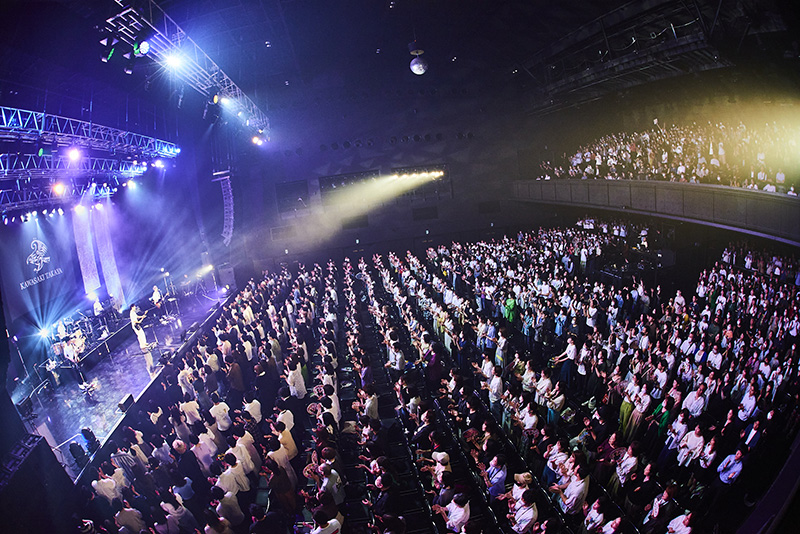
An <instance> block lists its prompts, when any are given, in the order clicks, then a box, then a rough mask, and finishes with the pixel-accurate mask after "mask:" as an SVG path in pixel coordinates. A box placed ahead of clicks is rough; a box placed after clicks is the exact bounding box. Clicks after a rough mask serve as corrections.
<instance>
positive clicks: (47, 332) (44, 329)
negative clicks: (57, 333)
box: [39, 328, 50, 337]
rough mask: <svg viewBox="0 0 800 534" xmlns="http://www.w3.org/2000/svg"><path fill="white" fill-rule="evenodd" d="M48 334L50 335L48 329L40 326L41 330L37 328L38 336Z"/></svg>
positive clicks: (46, 335)
mask: <svg viewBox="0 0 800 534" xmlns="http://www.w3.org/2000/svg"><path fill="white" fill-rule="evenodd" d="M49 335H50V330H48V329H47V328H42V329H41V330H39V336H40V337H48V336H49Z"/></svg>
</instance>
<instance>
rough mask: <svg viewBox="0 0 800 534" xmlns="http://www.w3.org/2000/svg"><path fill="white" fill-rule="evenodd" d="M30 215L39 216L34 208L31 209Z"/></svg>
mask: <svg viewBox="0 0 800 534" xmlns="http://www.w3.org/2000/svg"><path fill="white" fill-rule="evenodd" d="M31 215H33V216H34V217H38V216H39V212H38V211H36V210H33V211H32V212H31Z"/></svg>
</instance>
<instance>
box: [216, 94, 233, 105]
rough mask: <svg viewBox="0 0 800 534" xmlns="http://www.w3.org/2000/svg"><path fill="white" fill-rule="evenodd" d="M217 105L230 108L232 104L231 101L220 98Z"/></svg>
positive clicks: (226, 98)
mask: <svg viewBox="0 0 800 534" xmlns="http://www.w3.org/2000/svg"><path fill="white" fill-rule="evenodd" d="M219 103H220V104H222V105H223V106H230V105H231V104H232V103H233V100H231V99H230V98H228V97H227V96H223V97H222V98H220V99H219Z"/></svg>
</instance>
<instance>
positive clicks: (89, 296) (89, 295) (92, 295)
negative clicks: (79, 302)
mask: <svg viewBox="0 0 800 534" xmlns="http://www.w3.org/2000/svg"><path fill="white" fill-rule="evenodd" d="M86 298H87V299H89V300H91V301H92V302H94V301H95V300H97V293H95V292H94V291H91V292H89V293H86Z"/></svg>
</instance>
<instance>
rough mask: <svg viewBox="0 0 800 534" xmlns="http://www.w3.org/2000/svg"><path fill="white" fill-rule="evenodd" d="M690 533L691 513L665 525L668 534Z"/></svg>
mask: <svg viewBox="0 0 800 534" xmlns="http://www.w3.org/2000/svg"><path fill="white" fill-rule="evenodd" d="M691 532H692V513H691V512H689V513H688V514H682V515H679V516H678V517H676V518H675V519H673V520H672V521H670V522H669V525H667V533H668V534H691Z"/></svg>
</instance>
